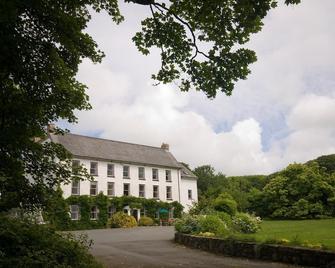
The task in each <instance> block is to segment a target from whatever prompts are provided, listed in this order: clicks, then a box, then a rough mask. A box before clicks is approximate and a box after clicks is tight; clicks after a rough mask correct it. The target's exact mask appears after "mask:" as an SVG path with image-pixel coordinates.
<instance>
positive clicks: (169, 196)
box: [166, 186, 172, 200]
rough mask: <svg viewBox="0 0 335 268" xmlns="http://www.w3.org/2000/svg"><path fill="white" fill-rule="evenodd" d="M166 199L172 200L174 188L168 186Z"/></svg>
mask: <svg viewBox="0 0 335 268" xmlns="http://www.w3.org/2000/svg"><path fill="white" fill-rule="evenodd" d="M166 199H167V200H172V187H171V186H166Z"/></svg>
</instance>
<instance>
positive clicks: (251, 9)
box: [0, 0, 300, 210]
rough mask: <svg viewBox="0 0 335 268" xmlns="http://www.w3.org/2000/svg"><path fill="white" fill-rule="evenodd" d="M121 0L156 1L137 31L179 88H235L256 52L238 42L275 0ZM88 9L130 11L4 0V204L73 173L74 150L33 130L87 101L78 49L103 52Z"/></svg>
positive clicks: (0, 42) (93, 0)
mask: <svg viewBox="0 0 335 268" xmlns="http://www.w3.org/2000/svg"><path fill="white" fill-rule="evenodd" d="M125 2H131V3H132V4H142V5H146V6H147V7H148V9H149V10H151V13H152V14H151V16H150V17H148V18H146V19H145V20H144V21H143V22H142V31H141V32H139V33H136V34H135V36H134V38H133V41H134V42H135V44H136V46H137V47H138V49H139V50H140V51H141V52H142V53H144V54H148V53H149V52H150V48H152V47H158V48H160V49H161V63H162V64H161V68H160V70H159V71H158V73H157V74H156V75H154V76H153V78H154V79H156V80H157V81H158V82H162V83H169V82H171V81H173V80H176V81H177V82H179V86H180V89H181V90H189V89H190V88H191V87H193V88H195V89H197V90H202V91H204V92H205V94H206V95H207V96H208V97H215V95H216V93H217V92H218V91H222V92H224V93H226V94H227V95H230V94H231V92H232V90H233V87H234V83H235V82H236V81H237V80H239V79H245V78H246V76H247V74H248V73H249V72H250V71H249V67H248V66H249V65H250V64H251V63H253V62H254V61H255V60H256V55H255V53H254V52H253V51H251V50H249V49H247V48H244V47H242V45H244V44H245V43H246V42H247V41H248V40H249V37H250V35H251V34H253V33H256V32H258V31H260V30H261V28H262V19H263V18H264V17H265V16H266V14H267V12H268V11H269V10H270V9H271V8H274V7H275V6H276V1H275V0H242V1H240V0H239V1H236V0H232V1H212V0H206V1H198V0H178V1H177V0H170V1H154V0H125ZM285 2H286V4H296V3H298V2H300V1H299V0H286V1H285ZM130 6H131V5H130ZM91 9H93V10H94V11H96V12H100V11H102V10H104V11H106V12H107V13H108V14H109V15H110V17H111V18H112V20H113V21H114V22H115V23H120V22H121V21H122V20H123V19H124V18H123V16H122V15H121V14H120V11H119V7H118V1H117V0H80V1H79V0H71V1H68V0H58V1H54V0H2V1H1V2H0V102H1V104H0V181H1V185H0V192H1V198H0V209H1V210H5V209H9V208H11V207H15V206H18V205H20V204H21V205H22V204H29V203H31V204H39V205H40V204H42V203H44V201H43V198H42V196H43V193H45V192H46V191H48V190H50V189H52V187H53V186H54V185H56V184H57V183H59V182H60V181H64V180H67V179H68V178H69V175H70V173H69V169H70V162H69V161H67V159H68V158H69V154H68V153H67V152H66V151H65V150H64V149H63V148H62V147H60V146H57V145H54V144H43V143H36V137H37V138H42V139H43V138H44V137H45V135H46V126H47V124H48V123H50V122H53V121H57V120H59V119H64V120H67V121H69V122H76V117H75V115H74V111H75V110H85V109H89V108H90V105H89V102H88V96H87V95H86V94H85V89H86V86H85V85H83V84H82V83H80V82H79V81H77V80H76V74H77V72H78V66H79V64H80V63H81V61H82V59H84V58H89V59H91V60H92V61H93V62H95V63H98V62H100V61H101V59H102V57H103V52H102V51H100V50H99V49H98V47H97V44H96V43H95V42H94V40H93V39H92V38H91V36H90V35H89V34H87V33H86V32H84V30H85V29H86V27H87V23H88V22H89V20H90V19H91V14H90V10H91ZM106 34H111V35H112V34H113V33H112V32H111V33H108V32H106ZM55 159H58V160H60V162H58V163H55V161H54V160H55ZM64 164H65V165H64ZM86 175H87V174H86ZM83 176H84V177H85V174H83ZM37 193H38V194H37Z"/></svg>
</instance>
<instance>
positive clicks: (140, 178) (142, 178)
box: [138, 167, 145, 180]
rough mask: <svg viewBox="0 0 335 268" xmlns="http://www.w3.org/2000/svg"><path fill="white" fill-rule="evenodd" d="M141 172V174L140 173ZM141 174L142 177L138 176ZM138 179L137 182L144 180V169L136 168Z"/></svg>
mask: <svg viewBox="0 0 335 268" xmlns="http://www.w3.org/2000/svg"><path fill="white" fill-rule="evenodd" d="M140 170H142V171H143V172H141V171H140ZM141 174H142V176H140V175H141ZM138 179H139V180H145V168H144V167H138Z"/></svg>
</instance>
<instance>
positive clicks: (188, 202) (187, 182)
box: [180, 178, 198, 212]
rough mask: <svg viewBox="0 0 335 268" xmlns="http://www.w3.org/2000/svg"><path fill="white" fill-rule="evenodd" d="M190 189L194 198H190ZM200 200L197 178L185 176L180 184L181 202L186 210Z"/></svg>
mask: <svg viewBox="0 0 335 268" xmlns="http://www.w3.org/2000/svg"><path fill="white" fill-rule="evenodd" d="M188 190H191V191H192V199H189V198H188ZM195 202H198V188H197V179H195V178H183V179H181V184H180V203H181V204H182V205H183V206H184V211H185V212H188V211H189V209H190V207H191V206H192V205H193V203H195Z"/></svg>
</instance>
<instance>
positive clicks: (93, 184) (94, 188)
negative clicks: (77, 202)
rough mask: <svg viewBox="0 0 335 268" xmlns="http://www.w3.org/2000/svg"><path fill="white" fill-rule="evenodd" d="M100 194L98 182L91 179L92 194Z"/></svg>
mask: <svg viewBox="0 0 335 268" xmlns="http://www.w3.org/2000/svg"><path fill="white" fill-rule="evenodd" d="M97 194H98V182H97V181H91V184H90V195H97Z"/></svg>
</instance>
